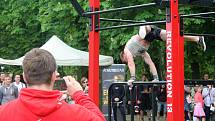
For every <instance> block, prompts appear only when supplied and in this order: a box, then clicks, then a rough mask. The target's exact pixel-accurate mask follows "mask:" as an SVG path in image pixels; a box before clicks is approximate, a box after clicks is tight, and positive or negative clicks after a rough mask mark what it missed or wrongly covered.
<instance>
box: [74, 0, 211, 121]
mask: <svg viewBox="0 0 215 121" xmlns="http://www.w3.org/2000/svg"><path fill="white" fill-rule="evenodd" d="M158 1H161V0H155V2H156V3H157V2H158ZM162 1H163V2H164V3H165V4H164V5H165V6H166V21H157V22H145V23H144V22H143V23H136V22H132V21H130V23H132V24H128V25H119V26H111V27H103V28H100V21H118V22H123V20H110V19H107V18H100V14H102V13H109V12H116V11H122V10H128V9H134V8H142V7H147V6H152V5H156V3H149V4H143V5H135V6H128V7H122V8H116V9H110V10H103V11H100V0H90V11H89V12H84V10H83V9H82V8H81V6H80V5H79V4H78V2H77V1H76V0H71V2H72V4H73V6H74V7H75V9H76V10H77V11H78V13H79V14H80V16H83V17H87V18H89V19H90V32H89V96H90V97H91V98H92V99H93V100H94V102H95V103H96V104H97V105H99V31H101V30H107V29H115V28H124V27H131V26H141V25H152V24H163V23H166V32H167V41H166V80H167V81H166V85H167V119H168V121H174V120H177V121H182V120H183V118H184V110H183V108H178V106H179V105H183V98H182V97H183V86H184V81H181V80H184V39H183V32H181V31H180V28H182V26H181V25H180V20H181V17H180V15H179V12H178V4H179V3H178V1H179V0H162ZM157 4H158V3H157ZM212 14H213V15H214V14H215V13H214V12H208V13H200V14H193V15H184V16H183V17H184V18H185V17H196V16H203V17H207V16H205V15H212ZM125 21H126V20H124V22H125ZM127 22H129V21H127ZM182 22H183V20H182ZM204 35H206V34H204ZM208 35H209V36H210V34H208Z"/></svg>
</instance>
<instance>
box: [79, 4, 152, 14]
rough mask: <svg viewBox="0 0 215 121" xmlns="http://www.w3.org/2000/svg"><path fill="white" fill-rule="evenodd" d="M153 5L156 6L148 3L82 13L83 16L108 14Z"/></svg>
mask: <svg viewBox="0 0 215 121" xmlns="http://www.w3.org/2000/svg"><path fill="white" fill-rule="evenodd" d="M155 5H156V3H148V4H142V5H134V6H128V7H121V8H114V9H109V10H101V11H93V12H85V13H83V15H92V14H102V13H110V12H116V11H123V10H129V9H137V8H142V7H148V6H155Z"/></svg>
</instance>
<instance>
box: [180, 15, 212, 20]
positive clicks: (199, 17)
mask: <svg viewBox="0 0 215 121" xmlns="http://www.w3.org/2000/svg"><path fill="white" fill-rule="evenodd" d="M184 18H194V19H209V20H215V18H214V17H202V16H188V17H184Z"/></svg>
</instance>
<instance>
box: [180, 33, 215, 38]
mask: <svg viewBox="0 0 215 121" xmlns="http://www.w3.org/2000/svg"><path fill="white" fill-rule="evenodd" d="M184 35H190V36H206V37H215V34H196V33H184Z"/></svg>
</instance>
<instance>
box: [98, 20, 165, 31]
mask: <svg viewBox="0 0 215 121" xmlns="http://www.w3.org/2000/svg"><path fill="white" fill-rule="evenodd" d="M155 24H166V21H154V22H145V23H143V22H142V23H135V24H127V25H118V26H110V27H102V28H96V29H95V30H96V31H101V30H108V29H117V28H127V27H133V26H144V25H155Z"/></svg>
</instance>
